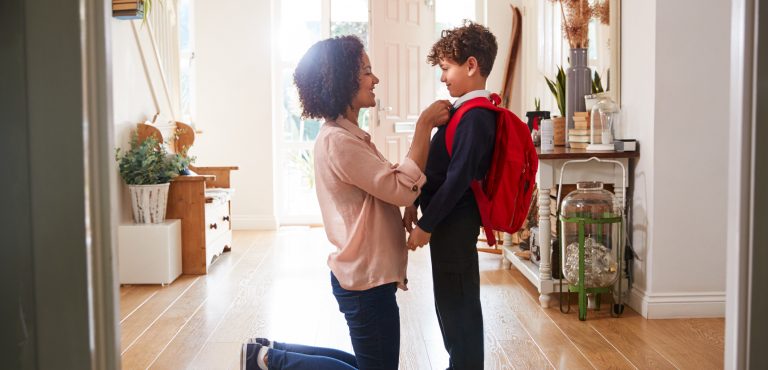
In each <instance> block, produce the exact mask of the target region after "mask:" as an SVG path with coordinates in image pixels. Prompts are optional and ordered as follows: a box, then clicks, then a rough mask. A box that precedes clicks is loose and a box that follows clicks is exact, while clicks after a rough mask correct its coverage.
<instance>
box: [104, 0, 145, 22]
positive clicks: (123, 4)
mask: <svg viewBox="0 0 768 370" xmlns="http://www.w3.org/2000/svg"><path fill="white" fill-rule="evenodd" d="M112 16H113V17H117V18H120V19H142V18H143V17H144V0H112Z"/></svg>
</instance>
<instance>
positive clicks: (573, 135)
mask: <svg viewBox="0 0 768 370" xmlns="http://www.w3.org/2000/svg"><path fill="white" fill-rule="evenodd" d="M589 119H590V117H589V112H574V113H573V128H572V129H570V130H568V142H569V143H570V145H571V148H575V149H586V148H587V145H589Z"/></svg>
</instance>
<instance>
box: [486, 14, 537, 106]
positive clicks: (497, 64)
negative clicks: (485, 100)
mask: <svg viewBox="0 0 768 370" xmlns="http://www.w3.org/2000/svg"><path fill="white" fill-rule="evenodd" d="M478 1H479V2H480V3H481V4H480V6H478V8H480V9H481V10H482V12H483V14H478V17H477V18H478V21H479V22H480V23H482V24H484V25H485V26H487V27H488V29H489V30H491V32H493V34H494V36H496V43H497V44H498V45H499V49H498V52H497V54H496V61H494V63H493V70H492V71H491V74H490V76H488V83H487V88H488V90H490V91H492V92H496V93H501V88H502V86H503V82H504V77H505V76H504V73H505V72H506V70H507V63H508V61H509V48H510V46H511V33H512V14H513V13H512V8H511V6H510V5H514V6H517V7H519V8H521V9H520V11H521V12H523V9H522V6H523V5H522V2H523V1H522V0H478ZM523 21H525V19H523ZM524 41H525V38H524V37H521V45H520V51H519V54H518V56H517V67H516V68H515V74H514V76H515V77H514V83H513V86H512V94H511V97H510V104H509V109H510V110H511V111H512V112H514V113H515V114H517V115H518V116H521V117H523V119H525V112H526V111H529V110H533V102H530V104H528V105H525V102H523V101H522V95H523V94H522V90H521V89H522V77H521V76H522V73H521V72H522V70H523V68H522V67H523V66H522V62H523V51H524V48H525V45H522V42H524Z"/></svg>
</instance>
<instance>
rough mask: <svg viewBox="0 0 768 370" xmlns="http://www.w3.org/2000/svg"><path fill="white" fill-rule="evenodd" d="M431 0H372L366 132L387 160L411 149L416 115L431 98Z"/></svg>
mask: <svg viewBox="0 0 768 370" xmlns="http://www.w3.org/2000/svg"><path fill="white" fill-rule="evenodd" d="M433 3H434V2H429V1H424V0H372V1H371V2H370V6H371V28H370V30H371V50H370V52H371V62H372V66H373V71H374V73H375V74H376V75H377V76H378V77H379V78H380V79H381V82H380V83H379V85H378V86H377V87H376V90H375V92H376V98H377V102H376V103H377V106H376V108H375V109H373V111H374V112H375V113H374V116H373V122H372V125H371V135H372V136H373V140H374V143H375V144H376V147H377V148H378V149H379V151H380V152H381V153H382V154H384V156H385V157H386V158H387V159H388V160H389V161H390V162H392V163H399V162H401V161H402V160H403V158H404V157H405V155H406V154H407V152H408V148H410V144H411V140H412V138H413V131H414V127H415V124H416V120H417V119H418V117H419V113H421V111H422V110H423V109H424V108H426V107H427V106H428V105H429V104H431V103H432V101H433V100H434V85H435V83H434V78H435V77H434V75H435V74H434V71H433V68H434V67H432V66H431V65H429V64H427V62H426V60H427V53H428V52H429V49H430V48H431V46H432V43H433V41H434V40H433V38H434V24H435V23H434V22H435V11H434V5H431V4H433Z"/></svg>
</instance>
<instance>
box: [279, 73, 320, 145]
mask: <svg viewBox="0 0 768 370" xmlns="http://www.w3.org/2000/svg"><path fill="white" fill-rule="evenodd" d="M293 70H294V69H293V68H284V69H283V74H282V78H283V99H282V100H283V115H284V117H285V118H284V121H283V142H286V143H291V142H311V141H313V140H315V138H316V137H317V133H318V131H319V130H320V121H318V120H315V119H307V120H304V119H302V118H301V103H300V102H299V94H298V92H297V91H296V85H294V84H293Z"/></svg>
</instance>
